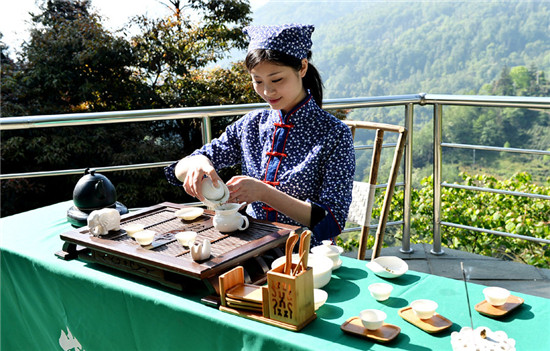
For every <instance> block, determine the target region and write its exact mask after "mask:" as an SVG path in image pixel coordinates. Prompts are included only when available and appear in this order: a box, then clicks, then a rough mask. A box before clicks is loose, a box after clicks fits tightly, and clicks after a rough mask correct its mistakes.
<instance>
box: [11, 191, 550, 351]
mask: <svg viewBox="0 0 550 351" xmlns="http://www.w3.org/2000/svg"><path fill="white" fill-rule="evenodd" d="M70 205H71V202H70V201H68V202H63V203H59V204H56V205H52V206H48V207H44V208H40V209H37V210H33V211H29V212H25V213H21V214H18V215H15V216H11V217H6V218H4V219H2V220H1V221H0V226H1V227H0V229H1V252H0V254H1V300H0V302H1V306H0V307H1V334H0V335H1V344H0V347H1V349H2V350H38V349H40V350H63V349H64V350H87V351H93V350H358V349H359V350H365V349H368V350H387V349H406V350H417V351H420V350H450V349H451V344H450V333H451V332H452V331H458V330H460V328H461V327H463V326H469V325H470V320H469V316H468V310H467V308H466V297H465V293H464V284H463V282H462V281H455V280H452V279H446V278H441V277H436V276H431V275H427V274H423V273H417V272H413V271H409V272H408V273H407V274H405V275H404V276H402V277H400V278H397V279H388V280H385V279H383V278H379V277H377V276H376V275H374V274H373V273H372V272H370V271H369V270H368V269H367V268H366V267H365V262H362V261H357V260H354V259H350V258H345V257H344V258H343V259H342V260H343V266H342V267H341V268H340V269H338V270H336V271H334V272H333V277H332V280H331V281H330V283H329V284H328V285H327V286H326V287H325V288H324V290H326V291H327V292H328V294H329V298H328V301H327V303H326V304H325V305H324V306H323V307H321V308H320V309H319V310H318V311H317V319H316V320H315V321H314V322H312V323H311V324H310V325H308V326H307V327H306V328H304V329H303V330H302V331H301V332H291V331H287V330H284V329H280V328H277V327H273V326H269V325H265V324H262V323H259V322H255V321H251V320H247V319H244V318H241V317H238V316H233V315H230V314H227V313H223V312H220V311H218V310H216V309H213V308H211V307H208V306H205V305H203V304H201V302H200V298H201V297H202V296H204V295H205V294H206V293H207V291H206V289H202V288H200V289H196V291H195V292H192V293H186V294H183V293H180V292H177V291H175V290H171V289H169V288H164V287H161V286H159V285H158V284H156V283H153V282H149V281H146V280H143V279H140V278H137V277H135V276H133V275H126V274H124V273H121V272H119V271H116V270H112V269H109V268H104V267H102V266H98V265H93V264H87V263H85V262H81V261H78V260H72V261H63V260H61V259H59V258H57V257H56V256H55V255H54V253H55V252H57V251H59V250H60V249H61V248H62V244H63V242H62V241H61V240H60V239H59V234H61V233H63V232H65V231H68V230H71V229H72V228H71V226H70V225H69V224H68V223H67V221H66V211H67V209H68V208H69V207H70ZM457 264H459V263H458V262H457ZM466 265H467V262H466ZM381 281H386V282H389V283H390V284H392V285H393V286H394V290H393V293H392V297H391V298H390V299H389V300H387V301H385V302H377V301H375V300H374V299H373V298H372V297H371V296H370V295H369V293H368V290H367V287H368V285H369V284H371V283H374V282H381ZM468 289H469V292H470V299H471V305H472V314H473V317H474V326H486V327H488V328H490V329H491V330H493V331H496V330H502V331H505V332H506V333H507V334H508V336H509V337H511V338H514V339H516V343H517V344H516V345H517V349H518V350H550V333H549V332H548V330H549V329H548V325H549V318H548V316H549V315H550V300H549V299H544V298H540V297H535V296H530V295H525V294H520V293H515V292H513V294H514V295H517V296H520V297H522V298H524V299H525V303H524V305H522V306H520V307H519V308H518V310H516V311H514V312H513V313H511V314H510V315H508V316H506V317H504V318H501V319H492V318H489V317H486V316H483V315H481V314H479V313H478V312H476V311H475V310H473V307H474V305H475V304H476V303H477V302H480V301H482V300H483V295H482V292H481V291H482V289H483V286H481V285H476V284H468ZM418 298H428V299H433V300H435V301H436V302H438V303H439V306H440V307H439V308H438V313H440V314H441V315H443V316H445V317H447V318H448V319H450V320H452V321H453V322H454V324H453V326H452V327H451V328H450V329H449V330H447V331H444V332H442V333H439V334H434V335H432V334H428V333H426V332H424V331H422V330H420V329H418V328H416V327H415V326H413V325H412V324H409V323H408V322H406V321H405V320H403V319H402V318H401V317H400V316H399V315H398V313H397V312H398V310H399V309H400V308H402V307H406V306H408V305H409V304H410V302H412V301H413V300H415V299H418ZM365 308H378V309H381V310H383V311H385V312H386V313H387V315H388V317H387V319H386V322H387V323H391V324H395V325H397V326H399V327H400V328H401V334H400V335H399V336H398V337H397V338H396V339H395V340H393V341H392V342H390V343H387V344H378V343H374V342H372V341H370V340H365V339H361V338H357V337H354V336H350V335H347V334H344V333H343V332H342V331H341V330H340V325H341V324H342V323H343V322H345V321H346V319H348V318H349V317H352V316H355V315H357V314H358V313H359V311H361V310H362V309H365Z"/></svg>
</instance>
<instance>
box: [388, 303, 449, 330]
mask: <svg viewBox="0 0 550 351" xmlns="http://www.w3.org/2000/svg"><path fill="white" fill-rule="evenodd" d="M398 313H399V315H400V316H401V318H403V319H404V320H406V321H407V322H409V323H411V324H412V325H415V326H417V327H418V328H420V329H422V330H424V331H425V332H427V333H430V334H435V333H439V332H441V331H443V330H445V329H448V328H450V327H451V325H453V322H451V321H450V320H448V319H447V318H445V317H443V316H442V315H440V314H437V313H436V314H435V315H434V316H433V317H431V318H428V319H420V318H418V317H417V316H416V314H414V311H413V310H412V307H411V306H408V307H405V308H402V309H400V310H399V312H398Z"/></svg>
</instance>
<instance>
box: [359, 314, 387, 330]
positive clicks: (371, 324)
mask: <svg viewBox="0 0 550 351" xmlns="http://www.w3.org/2000/svg"><path fill="white" fill-rule="evenodd" d="M386 317H387V315H386V312H384V311H380V310H375V309H367V310H363V311H361V312H359V318H360V319H361V323H363V326H364V327H365V328H367V329H368V330H376V329H378V328H380V327H381V326H382V324H384V320H385V319H386Z"/></svg>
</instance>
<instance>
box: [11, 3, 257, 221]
mask: <svg viewBox="0 0 550 351" xmlns="http://www.w3.org/2000/svg"><path fill="white" fill-rule="evenodd" d="M170 3H171V4H172V5H174V8H175V11H174V13H173V14H172V15H171V16H169V17H167V18H165V19H162V20H158V21H157V20H152V21H149V20H147V22H146V23H153V24H155V25H154V26H151V27H144V28H143V29H144V32H143V33H142V34H141V35H138V36H136V38H134V39H133V40H132V41H131V42H130V41H127V40H126V39H125V38H123V37H117V36H115V35H113V34H112V33H111V32H109V31H107V30H106V29H105V28H103V26H102V25H101V19H100V18H99V16H98V15H97V14H95V13H92V12H91V11H90V1H89V0H78V1H68V0H48V1H46V2H44V3H43V4H42V6H41V7H40V9H41V10H42V12H41V13H39V14H36V15H32V19H33V23H34V27H33V29H32V31H31V39H30V42H29V43H28V44H26V45H25V46H24V47H23V50H22V60H21V63H20V66H17V67H16V68H17V69H14V70H13V72H12V73H11V77H10V79H11V80H10V81H11V82H12V83H10V87H12V89H11V90H8V91H5V89H4V88H3V89H2V94H4V92H6V93H9V94H11V95H10V97H11V100H12V101H16V102H17V103H18V104H19V105H17V106H18V108H19V109H18V110H17V109H15V108H12V109H11V110H10V113H9V114H8V115H12V116H13V115H33V114H51V113H65V112H88V111H105V110H126V109H147V108H152V107H176V106H177V107H179V106H186V105H188V106H197V105H200V104H217V103H243V102H250V101H249V98H250V97H251V96H253V90H252V88H251V85H250V83H249V78H248V79H246V84H245V77H248V74H247V73H246V70H245V69H244V68H243V67H242V66H239V65H235V66H234V67H232V68H229V69H226V70H223V69H218V70H211V69H208V70H206V69H205V67H206V66H207V65H208V64H212V63H214V62H215V60H216V59H218V58H220V57H223V55H225V53H226V52H227V51H228V50H229V49H231V48H232V47H234V46H237V47H243V45H244V39H243V38H242V36H243V34H242V32H241V27H242V26H244V25H245V24H246V23H248V21H249V18H248V17H247V16H248V14H249V6H248V3H247V2H244V1H213V2H210V1H189V2H188V3H187V5H186V7H185V9H187V10H189V11H191V10H194V11H197V13H202V14H203V18H202V19H201V20H200V21H199V22H197V23H200V25H199V24H197V23H191V22H185V21H181V19H182V16H183V15H182V12H181V11H182V10H183V9H184V7H183V6H182V5H181V4H180V2H179V1H175V0H174V1H171V2H170ZM142 19H143V20H144V21H145V19H144V18H142ZM140 38H141V39H140ZM140 40H141V41H140ZM140 43H141V44H140ZM142 44H143V45H142ZM4 50H5V49H4V46H2V53H4ZM3 60H4V57H3ZM148 60H151V63H154V64H151V65H150V66H147V62H148ZM6 62H7V61H6ZM7 67H8V65H3V66H2V69H3V70H4V68H6V69H7ZM14 67H15V66H14ZM155 69H157V70H156V71H155ZM156 77H158V79H154V78H156ZM3 82H4V77H3ZM224 96H225V97H224ZM3 98H4V95H3ZM4 102H5V100H4V99H3V101H2V104H3V107H4V106H7V105H4ZM14 106H15V105H14ZM6 110H7V109H4V111H6ZM4 115H6V114H4ZM221 122H222V121H220V122H218V120H216V124H215V126H216V128H217V130H218V131H220V130H221V129H222V128H223V126H224V125H222V124H220V123H221ZM201 141H202V137H201V135H200V129H199V124H198V123H197V122H195V121H191V120H185V121H169V122H147V123H132V124H126V123H122V124H118V125H117V126H116V128H115V127H113V126H84V127H64V128H46V129H40V130H20V131H3V132H2V149H1V156H2V172H3V173H5V174H6V173H18V172H33V171H45V170H56V169H71V168H86V167H101V166H111V165H124V164H134V163H145V162H159V161H167V160H175V159H178V158H180V157H182V156H184V155H185V154H186V153H189V152H190V151H192V150H193V149H194V148H196V147H198V146H200V145H201ZM108 176H109V179H110V180H111V181H112V182H113V184H114V185H115V187H117V192H118V197H119V201H121V202H123V203H124V204H126V205H128V206H129V207H136V206H146V205H151V204H154V203H158V202H162V201H174V202H177V201H180V202H183V201H188V200H190V198H188V197H187V196H186V195H184V193H183V192H177V191H174V188H173V187H172V186H170V185H169V184H168V183H167V182H166V180H165V179H164V176H163V173H162V170H160V169H151V170H140V171H125V172H114V173H110V174H109V175H108ZM78 178H79V176H72V177H49V178H32V179H23V180H17V179H16V180H9V181H2V182H1V187H2V216H5V215H8V214H11V213H16V212H19V211H22V210H26V209H31V208H35V207H39V206H43V205H45V204H49V203H54V202H58V201H61V200H67V199H69V198H71V197H72V191H73V188H74V185H75V183H76V181H77V180H78Z"/></svg>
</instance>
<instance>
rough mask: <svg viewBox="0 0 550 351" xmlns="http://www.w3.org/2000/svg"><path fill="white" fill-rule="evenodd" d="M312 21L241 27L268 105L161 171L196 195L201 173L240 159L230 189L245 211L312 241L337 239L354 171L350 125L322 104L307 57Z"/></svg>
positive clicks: (207, 173) (212, 174)
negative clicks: (308, 233)
mask: <svg viewBox="0 0 550 351" xmlns="http://www.w3.org/2000/svg"><path fill="white" fill-rule="evenodd" d="M313 30H314V27H313V26H311V25H297V24H287V25H281V26H259V27H246V28H245V29H244V32H245V33H246V34H247V35H248V37H249V39H250V43H249V46H248V54H247V57H246V66H247V69H248V71H249V73H250V76H251V78H252V84H253V85H254V90H255V91H256V93H257V94H258V95H260V96H261V97H262V98H263V99H264V100H265V101H266V102H267V103H269V105H270V107H271V109H270V110H256V111H253V112H250V113H248V114H247V115H245V116H243V117H242V118H241V119H239V120H238V121H237V122H235V123H233V124H232V125H230V126H228V127H227V128H226V130H225V132H224V133H223V134H222V135H221V136H220V138H218V139H214V140H212V142H211V143H210V144H207V145H204V146H203V147H202V148H201V149H199V150H196V151H195V152H193V153H192V154H191V155H190V156H188V157H185V158H183V159H182V160H180V161H179V162H177V163H174V164H173V165H171V166H169V167H167V168H166V170H165V172H166V176H167V178H168V180H169V181H170V182H171V183H172V184H175V185H182V184H183V187H184V189H185V191H186V192H187V193H188V194H189V195H191V196H194V197H197V198H198V199H199V200H201V201H203V200H204V198H203V196H202V194H201V191H200V189H201V183H202V181H203V179H204V177H205V176H207V177H210V178H211V179H212V181H213V183H214V184H215V185H217V183H218V181H222V180H221V179H220V177H219V176H218V174H217V170H219V169H222V168H224V167H229V166H232V165H235V164H240V165H241V168H242V173H243V175H241V176H235V177H233V178H232V179H231V180H229V182H227V187H228V189H229V191H230V198H229V201H230V202H246V203H247V204H248V206H247V209H246V212H247V214H248V215H250V216H252V217H253V218H257V219H266V220H269V221H277V222H282V223H289V224H294V225H302V226H306V227H309V228H310V229H311V230H312V231H313V237H312V244H314V245H315V244H319V243H320V241H321V240H325V239H330V238H334V237H335V236H337V235H338V234H340V232H341V230H342V228H343V227H344V225H345V220H346V217H347V213H348V209H349V205H350V203H351V190H352V186H353V175H354V172H355V154H354V149H353V139H352V135H351V132H350V129H349V128H348V127H347V126H346V125H345V124H344V123H342V122H341V121H339V120H338V119H337V118H335V117H334V116H332V115H331V114H329V113H328V112H326V111H324V110H322V109H321V107H320V106H321V103H322V95H323V92H322V82H321V78H320V76H319V73H318V72H317V70H316V69H315V68H314V67H313V65H312V64H311V63H310V62H309V60H310V58H311V51H310V50H311V45H312V42H311V34H312V32H313Z"/></svg>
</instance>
